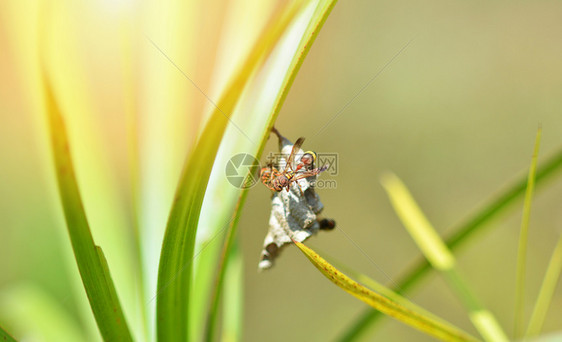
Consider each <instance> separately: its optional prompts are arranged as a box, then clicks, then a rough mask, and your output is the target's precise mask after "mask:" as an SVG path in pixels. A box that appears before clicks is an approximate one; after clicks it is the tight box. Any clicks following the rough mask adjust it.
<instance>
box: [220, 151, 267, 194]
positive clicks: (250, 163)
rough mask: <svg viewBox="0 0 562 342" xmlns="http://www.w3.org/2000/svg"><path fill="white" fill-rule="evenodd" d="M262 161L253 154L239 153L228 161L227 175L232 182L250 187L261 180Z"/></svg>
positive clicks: (240, 186)
mask: <svg viewBox="0 0 562 342" xmlns="http://www.w3.org/2000/svg"><path fill="white" fill-rule="evenodd" d="M259 171H260V162H259V161H258V160H257V159H256V158H255V157H254V156H253V155H251V154H248V153H239V154H237V155H235V156H234V157H232V158H230V159H229V160H228V162H227V163H226V167H225V175H226V179H227V180H228V182H229V183H230V184H232V185H233V186H235V187H237V188H239V189H248V188H251V187H253V186H254V185H256V183H257V182H258V180H259Z"/></svg>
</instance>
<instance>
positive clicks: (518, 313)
mask: <svg viewBox="0 0 562 342" xmlns="http://www.w3.org/2000/svg"><path fill="white" fill-rule="evenodd" d="M541 131H542V130H541V128H540V127H539V129H538V131H537V136H536V138H535V148H534V151H533V157H532V158H531V166H530V167H529V175H528V177H527V190H526V191H525V200H524V202H523V214H522V215H521V231H520V233H519V245H518V248H517V276H516V277H517V278H516V282H515V318H514V333H513V335H514V336H513V337H514V338H519V337H521V334H522V332H523V321H524V315H523V313H524V310H523V309H524V306H525V274H526V270H525V269H526V264H527V240H528V236H529V220H530V218H531V202H532V201H533V192H534V190H535V174H536V170H537V158H538V155H539V148H540V145H541Z"/></svg>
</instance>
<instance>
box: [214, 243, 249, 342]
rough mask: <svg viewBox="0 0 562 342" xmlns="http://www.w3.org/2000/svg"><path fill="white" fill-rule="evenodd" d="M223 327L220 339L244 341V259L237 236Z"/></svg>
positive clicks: (229, 267) (231, 258) (230, 341)
mask: <svg viewBox="0 0 562 342" xmlns="http://www.w3.org/2000/svg"><path fill="white" fill-rule="evenodd" d="M224 278H225V284H228V286H225V287H224V289H223V291H224V306H223V323H222V326H223V329H222V335H221V338H220V341H223V342H237V341H242V325H243V317H244V286H243V281H244V261H243V260H242V252H241V251H240V240H239V238H236V239H235V241H234V244H233V246H232V249H231V250H230V256H229V257H228V268H227V270H226V274H225V277H224Z"/></svg>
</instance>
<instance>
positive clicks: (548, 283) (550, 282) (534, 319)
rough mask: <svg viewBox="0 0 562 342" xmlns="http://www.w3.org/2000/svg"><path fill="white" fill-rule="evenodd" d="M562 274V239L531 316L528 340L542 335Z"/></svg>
mask: <svg viewBox="0 0 562 342" xmlns="http://www.w3.org/2000/svg"><path fill="white" fill-rule="evenodd" d="M561 272H562V237H560V238H559V239H558V243H557V244H556V248H555V249H554V252H553V253H552V257H551V258H550V262H549V263H548V268H547V269H546V274H545V275H544V280H543V282H542V286H541V289H540V291H539V296H538V297H537V302H536V303H535V308H534V309H533V314H532V315H531V321H530V322H529V327H528V328H527V333H526V334H525V335H526V336H525V337H526V338H529V337H534V336H537V335H538V334H540V332H541V329H542V325H543V323H544V319H545V317H546V313H547V311H548V308H549V307H550V303H551V302H552V296H553V295H554V290H555V289H556V284H557V283H558V280H559V279H560V273H561Z"/></svg>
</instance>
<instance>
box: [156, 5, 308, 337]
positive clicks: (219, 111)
mask: <svg viewBox="0 0 562 342" xmlns="http://www.w3.org/2000/svg"><path fill="white" fill-rule="evenodd" d="M300 4H301V3H297V4H295V5H289V6H288V9H287V10H286V11H282V12H281V13H278V14H276V16H275V18H273V20H271V21H270V24H269V26H268V27H267V28H266V29H265V30H264V32H263V34H262V36H261V37H260V38H259V39H258V41H257V43H256V45H255V46H254V47H253V49H252V50H251V52H250V55H249V57H248V58H247V59H246V61H245V62H244V64H243V65H242V67H241V68H240V70H239V71H238V72H237V73H236V75H235V76H234V77H233V79H232V82H231V83H230V85H229V86H228V87H227V88H226V90H225V92H224V93H223V95H222V96H221V97H220V99H219V101H218V102H217V104H218V105H217V107H216V108H215V109H214V110H213V113H212V114H211V117H210V119H209V121H208V123H207V125H206V126H205V129H204V131H203V133H202V134H201V137H200V139H199V141H198V142H197V145H196V147H195V149H194V150H193V152H192V153H191V154H190V156H189V157H188V160H187V163H186V164H185V165H186V166H185V167H184V170H183V172H182V175H181V178H180V182H179V184H178V188H177V192H176V195H175V198H174V203H173V206H172V209H171V212H170V216H169V219H168V224H167V226H166V233H165V235H164V241H163V244H162V251H161V257H160V265H159V270H158V290H157V293H156V296H157V301H156V316H157V335H158V339H159V340H160V341H185V340H187V339H188V326H189V324H187V322H188V321H189V320H188V318H189V317H188V316H189V308H188V303H189V298H190V294H191V286H192V269H193V255H194V244H195V236H196V233H197V226H198V221H199V214H200V211H201V206H202V203H203V198H204V195H205V190H206V188H207V184H208V181H209V177H210V173H211V169H212V165H213V162H214V160H215V156H216V154H217V150H218V148H219V145H220V142H221V138H222V136H223V134H224V131H225V129H226V127H227V124H228V123H229V122H230V118H229V115H230V114H231V113H232V111H233V110H234V107H235V106H236V105H237V103H238V100H239V98H240V95H241V93H242V91H243V89H244V87H245V85H246V83H247V82H248V80H249V79H250V77H251V75H252V74H253V73H254V72H255V71H256V70H257V69H258V67H260V66H261V65H263V62H264V60H265V58H266V57H267V56H268V55H269V54H270V53H271V51H272V50H273V48H274V46H275V44H276V43H277V42H278V41H279V39H280V37H281V36H282V34H283V33H284V32H285V30H286V28H287V27H288V25H289V24H290V22H291V21H292V20H293V18H294V17H295V15H296V13H297V12H298V9H299V8H300Z"/></svg>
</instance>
